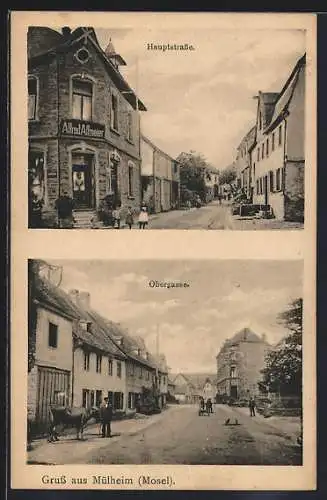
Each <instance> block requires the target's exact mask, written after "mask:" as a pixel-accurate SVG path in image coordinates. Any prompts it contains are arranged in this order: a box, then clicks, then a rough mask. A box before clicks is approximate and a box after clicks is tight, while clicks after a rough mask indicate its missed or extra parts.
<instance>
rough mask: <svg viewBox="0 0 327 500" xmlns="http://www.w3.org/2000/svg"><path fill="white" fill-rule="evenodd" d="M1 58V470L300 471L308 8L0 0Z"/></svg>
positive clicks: (216, 474) (308, 184) (214, 480)
mask: <svg viewBox="0 0 327 500" xmlns="http://www.w3.org/2000/svg"><path fill="white" fill-rule="evenodd" d="M10 58H11V96H12V97H11V134H12V152H11V153H12V154H11V157H12V165H11V172H12V178H11V185H12V220H11V222H12V232H11V236H12V237H11V242H12V248H11V266H12V267H11V294H12V295H11V303H12V310H11V318H12V321H11V337H10V339H11V464H10V465H11V487H12V488H14V489H16V488H19V489H22V488H27V489H49V490H50V489H52V490H57V489H58V490H59V489H62V490H64V489H80V490H81V489H93V490H112V489H115V490H119V489H123V490H127V489H129V490H135V489H141V490H148V489H151V490H156V489H161V490H183V489H184V490H185V489H188V490H220V489H224V490H312V489H314V488H315V487H316V398H315V387H316V379H315V363H316V352H315V334H316V330H315V329H316V325H315V285H316V275H315V273H316V267H315V235H316V218H315V200H316V195H315V193H316V18H315V16H314V15H311V14H310V15H307V14H296V15H293V14H255V15H254V14H200V13H198V14H191V13H183V14H182V13H181V14H172V13H114V12H103V13H90V12H15V13H13V14H12V16H11V54H10ZM21 165H26V168H25V169H23V170H22V168H21ZM54 229H57V230H54ZM66 229H75V231H66ZM95 229H102V230H100V231H95ZM106 229H108V230H109V229H114V231H113V232H110V231H109V232H108V231H106ZM121 229H125V231H121ZM147 229H152V230H153V231H147ZM161 229H166V231H160V230H161ZM186 229H193V231H185V230H186ZM209 229H212V230H215V229H216V230H217V231H208V230H209ZM224 229H225V230H226V231H223V230H224Z"/></svg>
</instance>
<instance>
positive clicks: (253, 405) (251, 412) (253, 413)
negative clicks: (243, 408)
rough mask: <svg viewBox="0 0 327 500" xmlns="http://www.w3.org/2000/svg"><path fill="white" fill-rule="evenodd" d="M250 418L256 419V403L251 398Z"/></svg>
mask: <svg viewBox="0 0 327 500" xmlns="http://www.w3.org/2000/svg"><path fill="white" fill-rule="evenodd" d="M249 408H250V417H255V401H254V399H253V398H252V397H251V398H250V401H249Z"/></svg>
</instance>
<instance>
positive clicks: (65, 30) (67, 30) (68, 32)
mask: <svg viewBox="0 0 327 500" xmlns="http://www.w3.org/2000/svg"><path fill="white" fill-rule="evenodd" d="M61 32H62V34H63V36H64V38H66V39H67V38H69V37H70V35H71V29H70V28H69V26H64V27H63V28H62V29H61Z"/></svg>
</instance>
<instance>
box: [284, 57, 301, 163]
mask: <svg viewBox="0 0 327 500" xmlns="http://www.w3.org/2000/svg"><path fill="white" fill-rule="evenodd" d="M288 111H289V116H288V117H287V128H286V136H287V140H286V151H285V153H286V155H287V158H288V160H290V161H292V160H304V145H305V137H304V134H305V68H304V67H302V68H301V69H300V71H299V74H298V80H297V84H296V87H295V89H294V92H293V96H292V99H291V101H290V103H289V107H288Z"/></svg>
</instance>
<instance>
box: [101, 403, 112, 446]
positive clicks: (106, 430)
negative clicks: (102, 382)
mask: <svg viewBox="0 0 327 500" xmlns="http://www.w3.org/2000/svg"><path fill="white" fill-rule="evenodd" d="M112 413H113V412H112V405H111V404H110V403H109V401H108V398H104V400H103V403H102V404H101V407H100V418H101V423H102V428H101V430H102V437H103V438H104V437H109V438H110V437H111V421H112Z"/></svg>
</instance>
